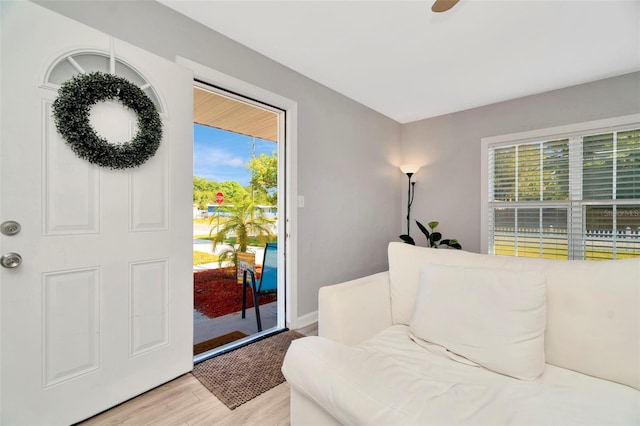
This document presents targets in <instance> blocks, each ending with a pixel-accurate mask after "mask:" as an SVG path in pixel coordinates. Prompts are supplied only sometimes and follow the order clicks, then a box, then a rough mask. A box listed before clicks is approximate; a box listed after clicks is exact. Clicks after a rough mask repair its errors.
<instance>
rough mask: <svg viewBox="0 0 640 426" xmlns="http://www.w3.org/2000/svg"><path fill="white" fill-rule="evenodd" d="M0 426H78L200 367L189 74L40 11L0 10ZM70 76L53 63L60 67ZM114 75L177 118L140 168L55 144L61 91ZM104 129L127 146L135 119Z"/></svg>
mask: <svg viewBox="0 0 640 426" xmlns="http://www.w3.org/2000/svg"><path fill="white" fill-rule="evenodd" d="M0 8H1V9H0V12H1V15H2V16H1V17H2V22H1V28H2V34H1V43H2V45H1V52H2V58H1V74H0V78H1V85H0V90H1V92H0V93H1V95H2V99H1V113H2V117H1V119H2V130H1V133H0V197H1V202H0V222H5V221H16V222H18V223H19V224H20V225H21V231H20V232H19V233H18V234H15V235H4V234H1V235H0V255H1V254H7V253H12V252H13V253H18V254H20V255H21V256H22V263H21V264H20V265H19V266H17V267H15V268H5V267H2V268H0V309H1V310H0V314H1V316H0V328H1V342H0V385H1V387H0V412H1V418H0V423H1V424H3V425H12V424H28V425H37V424H70V423H73V422H76V421H79V420H82V419H84V418H87V417H89V416H91V415H93V414H96V413H99V412H101V411H103V410H105V409H107V408H109V407H111V406H113V405H116V404H118V403H120V402H122V401H125V400H127V399H129V398H131V397H133V396H136V395H138V394H140V393H142V392H144V391H146V390H149V389H151V388H153V387H155V386H158V385H160V384H162V383H164V382H166V381H168V380H171V379H173V378H175V377H177V376H179V375H181V374H183V373H185V372H188V371H190V370H191V369H192V367H193V363H192V327H193V325H192V320H193V311H192V305H193V302H192V266H191V256H192V255H191V249H192V245H191V204H192V195H191V193H192V121H193V118H192V111H193V106H192V96H193V94H192V84H193V77H192V74H191V72H190V71H187V70H186V69H184V68H182V67H181V66H179V65H177V64H174V63H172V62H169V61H167V60H165V59H162V58H159V57H157V56H154V55H152V54H150V53H148V52H145V51H142V50H140V49H138V48H135V47H133V46H130V45H127V44H126V43H123V42H121V41H118V40H114V39H112V38H111V37H109V36H108V35H106V34H103V33H100V32H99V31H96V30H94V29H91V28H89V27H87V26H84V25H82V24H80V23H78V22H75V21H73V20H70V19H68V18H66V17H63V16H61V15H58V14H56V13H54V12H51V11H49V10H47V9H45V8H43V7H40V6H38V5H35V4H33V3H30V2H0ZM56 63H57V64H58V65H57V66H53V65H52V64H56ZM102 68H104V71H105V72H112V73H115V74H119V75H121V76H124V77H126V78H127V79H129V80H130V81H133V82H135V83H136V84H139V85H141V86H143V87H144V88H145V91H146V93H148V94H150V97H152V99H154V100H155V102H156V104H157V106H158V109H159V110H160V113H161V118H162V122H163V139H162V143H161V145H160V148H159V149H158V151H157V153H156V154H155V155H154V156H153V157H152V158H150V159H149V160H148V161H147V162H146V163H144V164H142V165H141V166H140V167H138V168H135V169H125V170H116V171H114V170H109V169H105V168H101V167H99V166H96V165H93V164H91V163H89V162H87V161H85V160H83V159H80V158H78V157H77V156H76V155H75V154H74V153H73V152H72V150H71V149H70V148H69V147H68V146H67V145H66V144H65V142H64V140H63V139H62V137H61V136H60V135H59V134H58V133H57V131H56V128H55V123H54V121H53V118H52V113H51V104H52V102H53V101H54V100H55V98H56V96H57V88H58V85H57V83H56V81H58V80H62V81H64V79H68V77H70V76H71V75H73V74H77V73H78V72H79V71H80V70H83V71H92V70H95V69H102ZM91 122H92V124H93V125H94V127H95V128H96V130H97V131H98V133H100V134H101V135H103V136H104V137H106V138H107V139H108V140H109V141H113V142H114V143H118V142H122V141H126V140H129V139H131V137H132V135H134V134H135V131H136V123H137V117H136V115H135V113H133V112H132V111H129V110H126V109H124V107H122V106H121V105H120V104H116V103H112V102H106V103H101V104H99V105H97V106H96V107H95V109H94V110H93V112H92V115H91Z"/></svg>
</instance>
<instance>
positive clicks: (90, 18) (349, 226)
mask: <svg viewBox="0 0 640 426" xmlns="http://www.w3.org/2000/svg"><path fill="white" fill-rule="evenodd" d="M38 3H39V4H41V5H43V6H45V7H47V8H49V9H51V10H54V11H56V12H59V13H61V14H63V15H66V16H68V17H70V18H72V19H75V20H77V21H80V22H82V23H85V24H87V25H89V26H91V27H93V28H96V29H98V30H100V31H103V32H105V33H107V34H110V35H113V36H114V37H116V38H118V39H121V40H124V41H126V42H128V43H130V44H133V45H136V46H138V47H140V48H143V49H145V50H147V51H150V52H153V53H155V54H157V55H160V56H163V57H165V58H167V59H169V60H172V61H173V60H175V57H176V56H177V55H179V56H183V57H186V58H188V59H191V60H193V61H195V62H199V63H201V64H203V65H206V66H209V67H211V68H213V69H216V70H218V71H221V72H223V73H226V74H228V75H231V76H233V77H236V78H238V79H241V80H244V81H246V82H249V83H251V84H254V85H256V86H259V87H262V88H264V89H267V90H269V91H271V92H275V93H277V94H279V95H282V96H284V97H287V98H289V99H292V100H294V101H297V102H298V117H299V121H298V149H297V152H298V158H297V161H298V176H297V184H298V193H299V194H302V195H304V196H305V207H304V208H302V209H299V210H298V227H297V228H298V252H297V253H296V256H295V257H293V256H292V258H293V259H295V260H296V261H297V266H298V300H297V302H298V315H299V316H302V315H305V314H308V313H312V312H314V311H315V310H316V309H317V305H318V297H317V294H318V289H319V288H320V287H321V286H323V285H326V284H334V283H337V282H340V281H343V280H347V279H351V278H356V277H359V276H363V275H366V274H370V273H374V272H380V271H383V270H385V269H386V268H387V260H386V258H387V256H386V247H387V243H388V242H389V241H390V240H393V239H396V236H397V234H398V223H399V222H400V215H401V210H400V209H399V208H398V206H399V205H400V191H398V188H399V187H400V182H401V178H402V175H401V173H400V172H399V171H398V169H397V168H396V166H397V165H398V164H399V158H400V156H399V146H400V124H398V123H397V122H395V121H393V120H391V119H389V118H386V117H384V116H382V115H380V114H378V113H376V112H374V111H372V110H370V109H368V108H366V107H364V106H362V105H360V104H358V103H356V102H354V101H352V100H350V99H348V98H346V97H344V96H342V95H340V94H338V93H336V92H334V91H332V90H330V89H328V88H326V87H324V86H322V85H320V84H318V83H316V82H314V81H312V80H310V79H308V78H306V77H303V76H301V75H300V74H298V73H296V72H294V71H292V70H290V69H288V68H286V67H284V66H282V65H280V64H278V63H276V62H274V61H272V60H270V59H267V58H266V57H264V56H262V55H260V54H258V53H256V52H254V51H252V50H250V49H248V48H246V47H244V46H242V45H240V44H238V43H236V42H234V41H232V40H230V39H228V38H226V37H224V36H222V35H221V34H219V33H217V32H215V31H212V30H210V29H208V28H206V27H204V26H203V25H200V24H198V23H196V22H195V21H192V20H190V19H188V18H186V17H184V16H182V15H180V14H178V13H176V12H174V11H173V10H171V9H169V8H167V7H165V6H163V5H161V4H159V3H156V2H150V1H139V2H131V1H128V2H120V1H106V2H105V1H83V2H79V1H61V2H57V1H40V2H38ZM293 200H294V202H295V197H294V199H293Z"/></svg>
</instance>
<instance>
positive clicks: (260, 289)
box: [242, 243, 278, 331]
mask: <svg viewBox="0 0 640 426" xmlns="http://www.w3.org/2000/svg"><path fill="white" fill-rule="evenodd" d="M247 275H248V276H249V277H250V278H251V281H250V283H249V282H248V281H247ZM242 283H243V284H242V318H245V317H246V315H245V311H246V306H247V287H248V286H249V285H251V290H252V291H253V306H254V307H255V310H256V322H257V323H258V331H262V321H261V320H260V304H259V303H258V297H259V296H260V294H263V293H266V292H269V291H275V290H276V289H277V288H278V244H277V243H267V245H266V246H265V248H264V258H263V260H262V273H261V274H260V282H259V283H258V284H257V285H256V275H255V272H254V270H252V269H245V271H244V274H243V279H242Z"/></svg>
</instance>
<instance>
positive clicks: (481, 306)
mask: <svg viewBox="0 0 640 426" xmlns="http://www.w3.org/2000/svg"><path fill="white" fill-rule="evenodd" d="M545 306H546V304H545V277H544V275H542V274H540V273H537V272H514V271H503V270H495V269H493V270H492V269H486V268H464V267H459V266H443V265H430V264H427V265H425V266H423V268H422V279H421V282H420V286H419V289H418V295H417V298H416V304H415V308H414V311H413V317H412V319H411V323H410V331H411V333H412V335H413V336H415V337H416V338H418V339H422V340H425V341H427V342H430V343H435V344H437V345H440V346H443V347H444V348H446V349H447V350H448V351H449V353H450V352H453V353H454V354H456V355H461V356H463V357H465V358H467V359H468V360H471V361H473V362H475V363H478V364H479V365H481V366H483V367H485V368H488V369H490V370H493V371H495V372H498V373H502V374H506V375H508V376H511V377H515V378H518V379H524V380H533V379H535V378H536V377H538V376H539V375H540V374H541V373H542V371H543V370H544V329H545V322H546V310H545ZM453 359H456V358H455V357H453Z"/></svg>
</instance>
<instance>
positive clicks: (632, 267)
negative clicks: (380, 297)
mask: <svg viewBox="0 0 640 426" xmlns="http://www.w3.org/2000/svg"><path fill="white" fill-rule="evenodd" d="M425 264H437V265H454V266H464V267H480V268H498V269H505V270H511V271H532V272H540V273H542V274H544V275H545V277H546V282H547V288H546V294H547V326H546V332H545V357H546V362H547V363H549V364H552V365H556V366H558V367H563V368H568V369H570V370H574V371H579V372H581V373H584V374H588V375H591V376H595V377H600V378H603V379H606V380H611V381H614V382H618V383H622V384H625V385H628V386H632V387H634V388H636V389H638V390H640V362H639V361H638V360H640V259H629V260H615V261H580V260H572V261H567V260H546V259H528V258H517V257H507V256H490V255H483V254H477V253H469V252H464V251H460V250H441V249H431V248H425V247H415V246H411V245H408V244H404V243H397V242H393V243H391V244H390V245H389V280H390V294H391V312H392V319H393V322H394V324H405V325H409V323H410V321H411V315H412V313H413V308H414V304H415V300H416V295H417V291H418V285H419V282H420V273H421V270H422V266H423V265H425Z"/></svg>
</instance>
